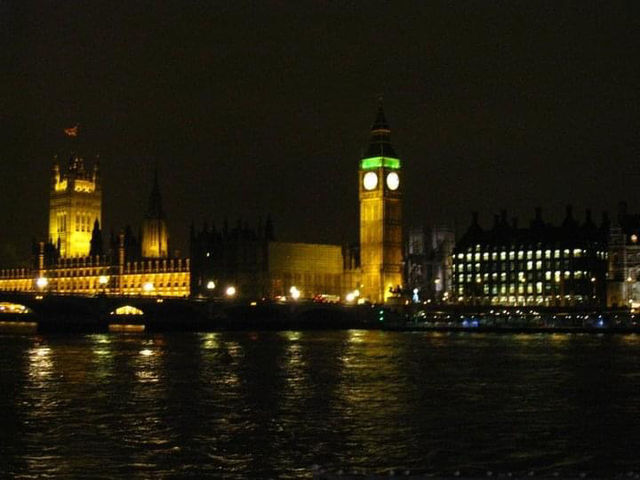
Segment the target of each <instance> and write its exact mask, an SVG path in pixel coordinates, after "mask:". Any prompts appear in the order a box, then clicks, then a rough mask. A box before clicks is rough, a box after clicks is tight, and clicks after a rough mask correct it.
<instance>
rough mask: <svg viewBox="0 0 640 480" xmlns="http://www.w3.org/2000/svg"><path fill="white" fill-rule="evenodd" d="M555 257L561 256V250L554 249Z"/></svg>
mask: <svg viewBox="0 0 640 480" xmlns="http://www.w3.org/2000/svg"><path fill="white" fill-rule="evenodd" d="M553 258H560V250H554V251H553Z"/></svg>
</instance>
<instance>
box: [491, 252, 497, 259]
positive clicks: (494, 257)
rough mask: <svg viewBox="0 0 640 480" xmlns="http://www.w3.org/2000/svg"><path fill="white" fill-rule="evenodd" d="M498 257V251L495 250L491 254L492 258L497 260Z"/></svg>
mask: <svg viewBox="0 0 640 480" xmlns="http://www.w3.org/2000/svg"><path fill="white" fill-rule="evenodd" d="M497 259H498V252H493V253H492V254H491V260H497Z"/></svg>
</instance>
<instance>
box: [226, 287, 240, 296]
mask: <svg viewBox="0 0 640 480" xmlns="http://www.w3.org/2000/svg"><path fill="white" fill-rule="evenodd" d="M236 293H237V292H236V287H234V286H233V285H231V286H229V287H227V289H226V290H225V292H224V294H225V295H226V296H227V297H234V296H235V294H236Z"/></svg>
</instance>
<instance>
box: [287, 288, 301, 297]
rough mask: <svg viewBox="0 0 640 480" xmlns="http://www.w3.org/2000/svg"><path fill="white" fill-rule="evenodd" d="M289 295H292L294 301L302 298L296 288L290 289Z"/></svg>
mask: <svg viewBox="0 0 640 480" xmlns="http://www.w3.org/2000/svg"><path fill="white" fill-rule="evenodd" d="M289 293H290V294H291V298H293V299H294V300H298V299H299V298H300V290H298V289H297V287H295V286H293V287H291V288H290V289H289Z"/></svg>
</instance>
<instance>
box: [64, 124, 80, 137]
mask: <svg viewBox="0 0 640 480" xmlns="http://www.w3.org/2000/svg"><path fill="white" fill-rule="evenodd" d="M78 127H79V125H76V126H74V127H70V128H65V129H64V134H65V135H66V136H67V137H77V136H78Z"/></svg>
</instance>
